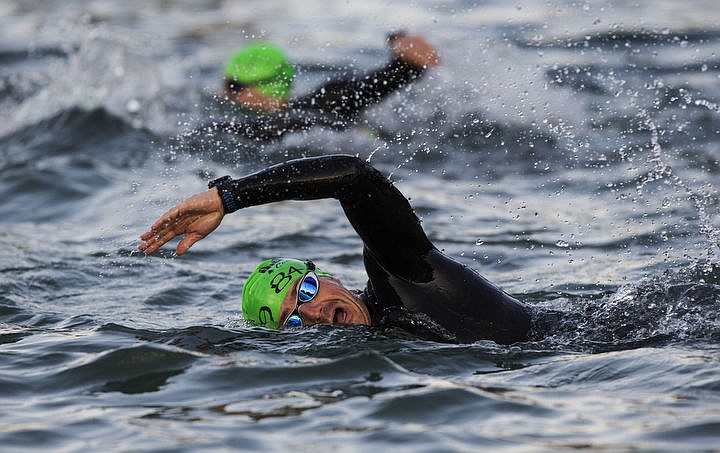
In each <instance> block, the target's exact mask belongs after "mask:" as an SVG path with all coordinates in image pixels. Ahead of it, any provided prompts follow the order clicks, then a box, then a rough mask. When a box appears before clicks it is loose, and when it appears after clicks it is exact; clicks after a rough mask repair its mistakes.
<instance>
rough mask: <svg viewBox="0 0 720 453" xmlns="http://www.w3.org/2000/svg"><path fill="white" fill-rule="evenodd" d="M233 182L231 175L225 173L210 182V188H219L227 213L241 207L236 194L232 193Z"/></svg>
mask: <svg viewBox="0 0 720 453" xmlns="http://www.w3.org/2000/svg"><path fill="white" fill-rule="evenodd" d="M231 182H232V178H231V177H230V176H229V175H225V176H222V177H220V178H217V179H213V180H212V181H210V182H208V189H212V188H213V187H215V188H217V191H218V194H219V195H220V200H221V201H222V205H223V210H224V211H225V214H229V213H231V212H235V211H237V210H238V209H240V207H239V206H238V205H237V202H236V201H235V196H234V195H233V194H232V187H231V185H230V183H231Z"/></svg>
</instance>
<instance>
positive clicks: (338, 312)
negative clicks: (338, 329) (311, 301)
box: [333, 308, 348, 324]
mask: <svg viewBox="0 0 720 453" xmlns="http://www.w3.org/2000/svg"><path fill="white" fill-rule="evenodd" d="M347 318H348V313H347V312H346V311H345V310H343V309H342V308H336V309H335V312H334V313H333V324H346V323H347Z"/></svg>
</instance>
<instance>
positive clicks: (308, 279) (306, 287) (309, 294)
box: [298, 274, 318, 303]
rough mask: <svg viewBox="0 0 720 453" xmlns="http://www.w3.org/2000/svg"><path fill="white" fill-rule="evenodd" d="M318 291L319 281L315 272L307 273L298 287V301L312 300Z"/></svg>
mask: <svg viewBox="0 0 720 453" xmlns="http://www.w3.org/2000/svg"><path fill="white" fill-rule="evenodd" d="M317 292H318V282H317V279H316V278H315V275H314V274H306V275H305V277H303V279H302V281H301V282H300V286H299V287H298V302H299V303H305V302H309V301H311V300H312V298H313V297H315V295H316V294H317Z"/></svg>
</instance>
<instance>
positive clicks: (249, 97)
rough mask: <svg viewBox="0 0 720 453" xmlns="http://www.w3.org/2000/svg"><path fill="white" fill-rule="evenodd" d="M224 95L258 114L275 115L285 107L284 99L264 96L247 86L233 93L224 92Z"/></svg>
mask: <svg viewBox="0 0 720 453" xmlns="http://www.w3.org/2000/svg"><path fill="white" fill-rule="evenodd" d="M224 95H225V97H226V98H227V99H229V100H231V101H232V102H234V103H236V104H240V105H242V106H243V108H246V109H249V110H252V111H255V112H260V113H277V112H279V111H281V110H282V109H283V108H284V107H285V103H286V102H285V100H284V99H275V98H272V97H270V96H266V95H264V94H263V93H261V92H260V91H259V90H258V89H257V88H255V87H253V86H249V85H248V86H244V87H242V88H241V89H239V90H237V91H234V92H232V91H230V90H225V92H224Z"/></svg>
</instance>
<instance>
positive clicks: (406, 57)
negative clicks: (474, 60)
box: [201, 32, 440, 141]
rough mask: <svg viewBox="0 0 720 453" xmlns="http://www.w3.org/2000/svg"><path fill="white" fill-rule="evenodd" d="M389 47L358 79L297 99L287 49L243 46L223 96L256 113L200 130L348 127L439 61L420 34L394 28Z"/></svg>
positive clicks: (259, 135)
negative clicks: (381, 61)
mask: <svg viewBox="0 0 720 453" xmlns="http://www.w3.org/2000/svg"><path fill="white" fill-rule="evenodd" d="M388 47H389V49H390V52H391V55H392V58H391V60H390V62H388V63H387V64H386V65H385V66H383V67H382V68H379V69H376V70H374V71H371V72H369V73H368V74H365V75H364V76H361V77H359V78H350V79H340V80H331V81H329V82H327V83H325V84H323V85H322V86H320V87H318V88H316V89H315V90H314V91H312V92H311V93H309V94H307V95H304V96H301V97H298V98H294V99H291V98H290V92H291V90H292V83H293V79H294V76H295V70H294V68H293V66H292V65H291V64H290V62H289V61H288V60H287V58H286V57H285V55H284V53H283V51H282V50H281V49H280V48H279V47H277V46H276V45H274V44H272V43H269V42H256V43H253V44H250V45H248V46H246V47H243V48H242V49H239V50H238V51H236V52H235V53H233V54H232V55H231V56H230V58H229V59H228V61H227V62H226V64H225V71H224V80H223V91H222V96H223V98H224V99H227V100H229V101H231V102H233V103H235V104H236V105H238V106H240V107H241V108H243V109H244V110H246V111H249V113H251V114H250V115H249V116H248V118H246V119H244V120H240V121H234V122H223V123H213V124H212V125H208V126H204V127H203V128H201V130H205V131H208V130H209V131H212V130H214V129H220V130H223V131H227V132H231V133H235V134H238V135H240V136H243V137H246V138H249V139H254V140H259V141H265V140H272V139H276V138H279V137H280V136H282V135H283V134H285V133H287V132H292V131H302V130H307V129H310V128H311V127H313V126H316V125H321V126H326V127H330V128H333V129H344V128H347V127H349V126H350V125H352V124H354V123H355V122H356V120H357V118H358V116H359V115H360V114H361V113H362V112H363V111H364V110H365V109H366V108H367V107H369V106H371V105H373V104H377V103H379V102H380V101H382V100H383V99H385V98H386V97H387V96H388V95H390V94H392V93H394V92H396V91H398V90H399V89H401V88H403V87H405V86H407V85H408V84H410V83H412V82H413V81H415V80H417V79H419V78H420V77H421V76H422V75H423V74H424V73H425V72H426V71H427V70H428V69H429V68H433V67H436V66H438V64H439V63H440V59H439V57H438V54H437V52H436V51H435V49H434V48H433V47H432V46H431V45H430V44H429V43H428V42H427V41H426V40H425V39H424V38H422V37H420V36H416V35H410V34H407V33H404V32H398V33H392V34H390V35H389V36H388ZM253 116H254V117H253Z"/></svg>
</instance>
